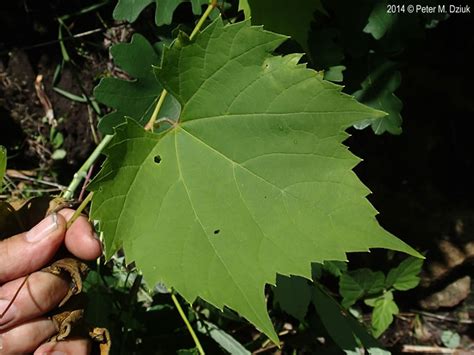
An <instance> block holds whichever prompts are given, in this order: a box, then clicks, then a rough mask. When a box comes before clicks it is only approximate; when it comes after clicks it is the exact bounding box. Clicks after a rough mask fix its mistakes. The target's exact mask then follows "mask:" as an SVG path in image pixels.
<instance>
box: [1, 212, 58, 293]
mask: <svg viewBox="0 0 474 355" xmlns="http://www.w3.org/2000/svg"><path fill="white" fill-rule="evenodd" d="M65 232H66V220H65V219H64V217H63V216H61V215H59V214H56V213H53V214H50V215H48V216H47V217H45V218H44V219H43V220H42V221H41V222H39V223H38V224H37V225H36V226H34V227H33V228H31V229H30V230H29V231H27V232H25V233H20V234H17V235H15V236H13V237H11V238H8V239H5V240H2V241H0V284H2V283H5V282H7V281H10V280H14V279H17V278H18V277H21V276H25V275H27V274H29V273H31V272H34V271H37V270H38V269H40V268H42V267H43V266H44V265H46V264H47V263H48V262H49V261H50V260H51V258H52V257H53V256H54V254H55V253H56V251H57V250H58V248H59V247H60V245H61V244H62V242H63V240H64V235H65Z"/></svg>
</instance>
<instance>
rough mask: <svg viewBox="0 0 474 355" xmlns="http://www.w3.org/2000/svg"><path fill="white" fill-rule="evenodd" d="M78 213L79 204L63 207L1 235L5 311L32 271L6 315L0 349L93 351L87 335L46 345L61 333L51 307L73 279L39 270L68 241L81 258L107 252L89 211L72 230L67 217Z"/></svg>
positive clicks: (0, 300) (0, 295)
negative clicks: (26, 228) (15, 231)
mask: <svg viewBox="0 0 474 355" xmlns="http://www.w3.org/2000/svg"><path fill="white" fill-rule="evenodd" d="M73 213H74V210H71V209H63V210H61V211H59V212H58V213H57V214H52V215H49V216H48V217H46V218H44V219H43V220H42V221H41V222H40V223H38V224H37V225H36V226H35V227H33V228H32V229H31V230H30V231H28V232H25V233H20V234H17V235H15V236H13V237H11V238H8V239H5V240H2V241H0V285H1V286H0V314H2V313H3V311H4V310H5V309H6V307H7V306H8V304H9V303H10V301H11V300H12V299H13V297H14V295H15V293H16V291H17V290H18V289H19V287H20V285H21V283H22V282H23V280H24V278H25V277H26V275H29V274H31V275H30V276H29V278H28V280H27V282H26V284H25V285H24V286H23V287H22V288H21V290H20V292H19V293H18V295H17V297H16V299H15V301H14V302H13V304H12V306H11V307H10V309H8V311H7V312H6V313H5V315H4V316H3V317H2V318H0V354H18V353H20V354H23V353H32V352H34V353H35V354H45V353H46V354H48V353H52V352H53V351H57V352H59V353H60V352H62V353H64V354H88V353H89V347H90V344H89V342H88V341H86V340H82V339H81V340H70V341H64V342H59V343H47V344H43V345H41V344H42V343H43V342H44V341H45V340H47V339H48V338H49V337H51V336H52V335H54V334H55V333H56V329H55V327H54V325H53V322H52V321H51V320H50V319H48V318H47V317H45V313H47V312H49V311H51V310H53V309H54V308H56V307H57V306H58V304H59V303H60V302H61V300H62V299H63V298H64V297H65V296H66V294H67V292H68V290H69V283H68V282H67V281H66V280H64V279H63V278H61V277H59V276H56V275H53V274H51V273H46V272H39V271H38V270H40V269H42V268H43V267H44V266H46V265H47V264H48V263H49V262H50V261H51V259H52V258H53V257H54V255H55V254H56V252H57V251H58V249H59V247H60V246H61V245H62V244H63V243H64V245H65V246H66V248H67V249H68V251H69V252H70V253H71V254H73V255H74V256H76V257H77V258H79V259H83V260H93V259H96V258H97V257H99V256H100V254H101V245H100V241H99V240H98V239H97V238H96V236H95V233H94V231H93V229H92V226H91V225H90V223H89V221H88V220H87V218H86V217H84V216H81V217H79V218H78V219H77V220H76V221H75V222H74V223H73V224H72V226H71V227H70V228H69V229H68V230H67V231H66V221H67V220H69V219H70V218H71V217H72V215H73ZM38 346H39V347H38ZM35 350H36V351H35ZM59 353H58V354H59Z"/></svg>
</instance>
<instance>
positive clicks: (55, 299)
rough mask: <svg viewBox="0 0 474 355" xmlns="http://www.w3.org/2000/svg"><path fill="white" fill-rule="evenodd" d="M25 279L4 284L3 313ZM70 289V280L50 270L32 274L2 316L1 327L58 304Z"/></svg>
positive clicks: (0, 304) (0, 305) (0, 308)
mask: <svg viewBox="0 0 474 355" xmlns="http://www.w3.org/2000/svg"><path fill="white" fill-rule="evenodd" d="M23 280H24V278H21V279H17V280H14V281H10V282H8V283H6V284H4V285H3V286H2V287H1V288H0V314H1V313H3V311H4V310H5V309H6V308H7V307H8V305H9V304H10V302H11V300H12V299H13V297H14V295H15V293H16V292H17V290H18V289H19V287H20V286H21V283H22V282H23ZM68 289H69V284H68V282H67V281H66V280H64V279H63V278H61V277H59V276H56V275H53V274H50V273H47V272H35V273H33V274H31V275H30V276H29V277H28V280H27V281H26V283H25V284H24V285H23V287H22V288H21V290H20V292H19V293H18V295H17V297H16V298H15V300H14V302H13V303H12V304H11V306H10V308H8V310H7V311H6V313H5V314H4V316H3V317H2V318H0V331H1V330H5V329H9V328H12V327H13V326H15V325H17V324H21V323H24V322H26V321H29V320H31V319H35V318H38V317H40V316H41V315H43V314H44V313H46V312H49V311H50V310H52V309H54V308H56V307H57V305H58V304H59V303H60V302H61V300H62V299H63V298H64V297H65V296H66V294H67V291H68Z"/></svg>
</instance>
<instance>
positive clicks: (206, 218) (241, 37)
mask: <svg viewBox="0 0 474 355" xmlns="http://www.w3.org/2000/svg"><path fill="white" fill-rule="evenodd" d="M285 39H286V37H284V36H282V35H278V34H275V33H271V32H267V31H264V30H263V29H262V28H261V27H254V26H250V24H249V22H241V23H236V24H232V25H227V26H224V25H223V23H222V21H221V20H220V19H217V20H216V21H214V22H213V23H212V24H211V25H209V26H208V27H207V28H206V29H205V30H204V31H203V32H202V33H200V34H199V35H198V36H197V37H196V39H195V40H194V41H189V39H187V38H186V37H185V36H183V35H182V36H180V37H179V38H178V39H177V40H176V42H175V43H174V45H173V46H172V47H171V49H166V50H165V53H164V56H163V61H162V65H161V67H160V68H157V69H156V74H157V76H158V78H159V80H160V82H161V83H162V84H163V86H164V87H165V88H166V89H167V90H168V91H169V92H170V93H171V94H172V95H173V96H174V97H176V98H177V99H178V101H179V102H180V104H181V106H182V111H181V115H180V118H179V121H178V122H177V123H176V125H175V126H173V127H170V129H168V130H167V131H165V132H162V133H160V134H154V133H150V132H146V131H145V130H144V129H143V128H142V127H141V126H139V125H138V124H136V123H135V122H134V121H133V120H127V122H126V124H123V125H121V126H119V127H118V128H117V129H116V135H115V137H114V139H113V140H112V141H111V142H110V144H109V146H108V149H107V150H106V155H107V160H106V161H105V163H104V165H103V168H102V170H101V172H100V173H99V174H98V176H97V177H96V179H95V181H94V182H93V183H92V185H91V189H92V190H93V191H95V194H94V198H93V202H92V207H91V216H92V218H94V219H97V220H99V221H100V229H101V231H103V233H104V236H105V250H106V255H107V256H109V257H110V255H112V253H114V252H115V251H116V250H117V249H118V248H120V247H123V248H124V250H125V253H126V255H127V258H128V259H129V260H135V261H136V263H137V265H138V267H140V268H141V270H142V272H143V274H144V277H145V279H146V280H148V282H149V283H150V284H155V283H157V282H159V281H161V282H164V283H165V284H166V285H168V286H171V287H173V288H175V289H176V290H177V291H178V292H179V293H180V294H181V295H182V296H183V297H185V298H186V299H187V300H188V301H189V302H192V301H193V300H194V299H195V298H196V297H201V298H202V299H204V300H206V301H208V302H210V303H212V304H214V305H215V306H217V307H219V308H222V307H224V306H225V305H227V306H228V307H230V308H232V309H234V310H236V311H237V312H239V313H240V314H241V315H243V316H244V317H246V318H247V319H248V320H249V321H251V322H252V323H253V324H255V325H256V326H257V328H258V329H260V330H261V331H263V332H264V333H265V334H267V335H268V336H269V337H270V338H271V339H272V340H273V341H275V342H277V341H278V338H277V336H276V334H275V331H274V329H273V326H272V324H271V321H270V319H269V317H268V314H267V312H266V304H265V297H264V286H265V284H273V285H274V284H275V279H276V273H280V274H282V275H299V276H303V277H306V278H308V279H310V277H311V262H322V261H324V260H346V252H353V251H367V250H368V249H369V248H376V247H382V248H390V249H394V250H400V251H403V252H406V253H409V254H412V255H417V256H418V254H417V253H416V251H414V250H413V249H411V248H410V247H409V246H408V245H406V244H405V243H403V242H401V241H400V240H398V239H396V238H395V237H394V236H392V235H391V234H390V233H388V232H387V231H385V230H384V229H382V228H381V227H380V226H379V225H378V223H377V221H376V218H375V215H376V213H377V212H376V210H375V209H374V208H373V207H372V206H371V205H370V203H369V202H368V201H367V200H366V198H365V196H367V195H368V194H369V190H368V189H367V187H365V186H364V185H363V184H362V183H361V182H360V181H359V179H358V178H357V176H356V175H355V174H354V172H353V171H352V168H353V167H354V166H355V165H356V164H357V163H358V162H359V161H360V159H358V158H357V157H355V156H354V155H353V154H352V153H350V152H349V150H348V149H347V147H345V146H344V145H342V142H343V141H344V140H345V139H346V138H347V137H348V134H347V133H345V131H344V130H345V129H346V128H348V127H350V126H351V125H352V124H354V123H355V122H359V121H360V120H361V119H362V118H366V117H368V116H369V117H373V118H375V117H382V116H383V115H384V114H383V113H382V112H380V111H376V110H373V109H371V108H368V107H366V106H363V105H361V104H359V103H357V101H355V100H354V99H353V98H352V97H350V96H348V95H345V94H342V93H341V87H340V86H337V85H335V84H332V83H329V82H326V81H324V80H323V79H321V77H320V75H318V73H316V72H315V71H312V70H308V69H306V67H305V65H301V64H297V63H298V61H299V59H300V55H288V56H284V57H281V56H273V55H272V54H271V53H272V51H273V50H274V49H275V48H276V47H277V46H279V45H280V44H281V43H282V42H283V41H285Z"/></svg>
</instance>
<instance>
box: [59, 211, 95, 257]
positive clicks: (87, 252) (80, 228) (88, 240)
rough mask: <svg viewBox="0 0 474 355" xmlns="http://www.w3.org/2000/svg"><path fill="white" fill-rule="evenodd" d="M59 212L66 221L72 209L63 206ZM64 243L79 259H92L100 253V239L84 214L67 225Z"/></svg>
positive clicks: (70, 215)
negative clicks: (69, 225)
mask: <svg viewBox="0 0 474 355" xmlns="http://www.w3.org/2000/svg"><path fill="white" fill-rule="evenodd" d="M59 213H60V214H61V215H62V216H63V217H64V218H65V219H66V221H68V220H70V219H71V217H72V215H73V214H74V210H71V209H69V208H65V209H62V210H61V211H59ZM65 244H66V247H67V249H68V250H69V252H71V253H72V254H74V255H75V256H76V257H78V258H79V259H84V260H93V259H97V258H98V257H99V256H100V255H101V254H102V247H101V243H100V240H99V238H98V237H97V234H96V233H95V232H94V229H93V228H92V225H91V224H90V222H89V221H88V220H87V218H86V217H85V216H80V217H79V218H78V219H76V220H75V221H74V223H73V224H72V225H71V227H69V229H68V230H67V232H66V238H65Z"/></svg>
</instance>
